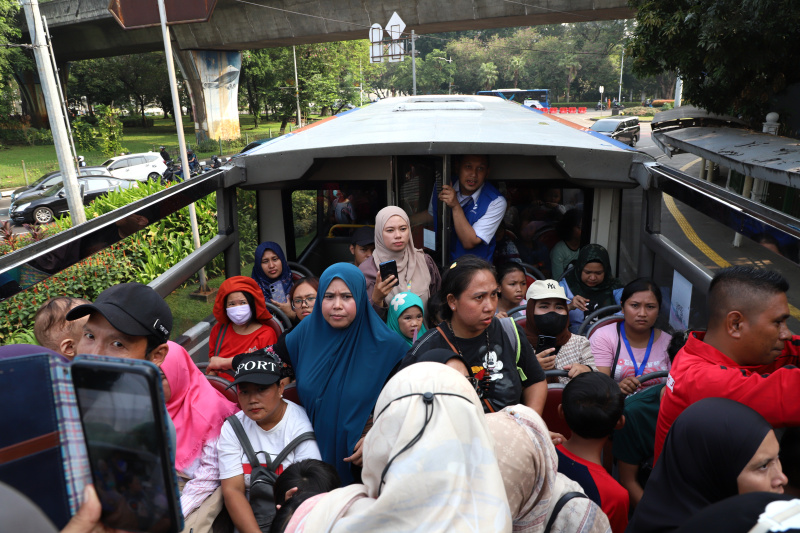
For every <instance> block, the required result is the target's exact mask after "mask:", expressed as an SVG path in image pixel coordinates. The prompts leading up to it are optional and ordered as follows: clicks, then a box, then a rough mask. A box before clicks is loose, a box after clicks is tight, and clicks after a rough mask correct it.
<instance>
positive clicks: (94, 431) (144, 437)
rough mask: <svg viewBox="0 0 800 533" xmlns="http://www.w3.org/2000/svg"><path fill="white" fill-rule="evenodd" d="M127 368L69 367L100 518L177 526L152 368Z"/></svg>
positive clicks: (120, 523) (137, 526) (129, 524)
mask: <svg viewBox="0 0 800 533" xmlns="http://www.w3.org/2000/svg"><path fill="white" fill-rule="evenodd" d="M86 364H88V365H92V364H95V363H86ZM100 364H102V363H100ZM112 365H113V363H112ZM117 366H119V367H122V366H123V365H121V364H120V365H117ZM128 369H130V370H128ZM128 369H123V368H117V369H98V368H88V367H87V366H82V365H78V364H76V365H73V369H72V375H73V383H74V385H75V394H76V397H77V400H78V407H79V410H80V413H81V422H82V424H83V431H84V436H85V439H86V448H87V450H88V453H89V464H90V466H91V469H92V477H93V479H94V485H95V489H96V491H97V495H98V496H99V498H100V502H101V504H102V516H101V521H102V522H103V524H105V525H106V526H109V527H111V528H114V529H123V530H126V531H154V532H164V533H168V532H177V531H179V530H180V528H181V527H182V525H181V524H180V522H182V518H181V516H182V515H181V512H180V505H179V504H178V502H177V498H176V495H175V487H174V479H175V477H174V476H175V474H174V468H173V465H172V460H171V458H170V456H169V449H170V448H169V445H168V443H167V438H166V435H165V431H164V424H163V416H162V415H161V413H160V410H162V409H163V405H162V404H161V403H160V402H163V400H161V395H160V394H158V390H157V389H156V387H157V384H156V383H155V382H154V379H160V378H158V371H157V370H155V369H147V368H145V369H142V368H134V366H129V367H128ZM142 370H145V372H141V371H142ZM147 372H150V373H152V374H153V375H150V376H148V375H147Z"/></svg>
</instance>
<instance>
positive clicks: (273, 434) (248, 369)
mask: <svg viewBox="0 0 800 533" xmlns="http://www.w3.org/2000/svg"><path fill="white" fill-rule="evenodd" d="M233 369H234V370H235V372H236V375H235V379H234V381H233V384H232V386H234V385H235V386H236V387H237V392H238V393H239V407H241V408H242V411H240V412H238V413H236V415H235V416H236V418H237V419H238V420H239V422H240V423H241V425H242V427H243V428H244V432H245V434H246V435H247V438H248V439H249V440H250V445H251V446H252V447H253V450H255V451H256V455H258V456H259V461H261V460H262V456H265V455H266V456H268V457H267V458H268V459H269V460H272V459H274V458H275V457H276V456H277V455H278V454H279V453H281V452H282V451H283V449H284V448H286V446H287V445H288V444H289V443H290V442H292V440H294V439H295V438H296V437H298V436H300V435H302V434H304V433H307V432H310V431H313V428H312V427H311V422H309V420H308V416H307V415H306V412H305V410H304V409H303V408H302V407H300V406H298V405H297V404H295V403H292V402H287V401H286V400H284V399H283V384H282V383H281V381H280V379H281V371H280V362H279V361H278V359H277V358H273V357H269V356H267V357H264V356H259V355H255V354H239V355H237V356H236V357H234V358H233ZM218 448H219V477H220V480H221V482H222V496H223V498H224V500H225V508H226V509H227V510H228V513H229V514H230V516H231V519H232V520H233V524H234V525H235V526H236V529H238V530H239V531H258V530H259V526H258V523H257V522H256V518H255V515H254V514H253V510H252V508H251V507H250V502H249V501H248V492H249V491H248V489H249V488H250V471H251V465H250V461H249V460H248V458H247V455H246V454H245V452H244V448H243V446H242V444H241V442H240V441H239V438H238V437H237V436H236V433H235V432H234V429H233V426H232V425H231V422H230V420H227V421H225V423H224V424H223V425H222V433H221V435H220V439H219V444H218ZM303 459H320V454H319V448H318V447H317V443H316V441H315V440H313V439H311V440H306V441H303V442H301V443H300V444H298V445H297V447H296V448H294V450H292V451H291V452H290V453H289V454H288V455H287V456H286V459H284V461H283V462H282V463H281V464H280V465H278V466H277V468H276V469H275V472H276V473H277V474H278V475H280V474H281V473H282V472H283V471H284V469H285V468H286V467H288V466H289V465H291V464H292V463H296V462H299V461H302V460H303ZM262 464H266V462H264V463H262Z"/></svg>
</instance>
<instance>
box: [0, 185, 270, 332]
mask: <svg viewBox="0 0 800 533" xmlns="http://www.w3.org/2000/svg"><path fill="white" fill-rule="evenodd" d="M163 188H164V187H163V186H162V185H160V184H156V183H142V184H140V185H139V187H138V188H133V189H125V190H122V191H117V192H112V193H110V194H108V195H106V196H103V197H100V198H98V199H97V200H95V201H94V202H92V204H90V205H88V206H86V218H87V219H92V218H96V217H98V216H100V215H102V214H105V213H107V212H109V211H112V210H114V209H116V208H118V207H122V206H124V205H127V204H129V203H130V202H133V201H136V200H139V199H141V198H144V197H146V196H149V195H151V194H153V193H155V192H158V191H159V190H162V189H163ZM254 194H255V193H253V201H254ZM215 196H216V195H214V194H211V195H209V196H206V197H205V198H203V199H202V200H200V201H198V202H196V203H195V207H196V210H197V222H198V227H199V229H200V241H201V243H204V242H207V241H208V240H209V239H210V238H212V237H213V236H214V235H216V233H217V221H216V198H215ZM253 212H255V210H254V209H253ZM254 216H255V215H254ZM242 224H243V225H244V224H245V221H244V220H243V221H242ZM246 224H247V225H251V224H252V228H253V229H252V230H250V231H251V232H252V233H253V234H254V233H255V223H254V222H253V221H247V222H246ZM70 227H71V222H70V218H69V217H64V218H62V219H59V220H57V221H56V223H55V224H54V225H53V226H50V227H48V228H47V229H46V230H44V232H43V233H42V234H41V235H38V236H39V237H46V236H49V234H51V233H57V232H58V231H64V230H67V229H69V228H70ZM189 227H190V224H189V215H188V208H184V209H182V210H181V211H179V212H177V213H174V214H172V215H170V216H168V217H166V218H164V219H162V220H160V221H158V222H156V223H154V224H152V225H150V226H148V227H146V228H144V229H142V230H140V231H138V232H136V233H134V234H133V235H131V236H130V237H128V238H127V239H124V240H122V241H120V242H118V243H116V244H114V245H112V246H110V247H108V248H106V249H104V250H102V251H100V252H98V253H96V254H94V255H93V256H91V257H89V258H88V259H85V260H83V261H81V262H80V263H77V264H75V265H73V266H71V267H69V268H68V269H66V270H63V271H61V272H59V273H58V274H55V275H53V276H51V277H49V278H46V279H44V280H43V281H40V282H39V283H36V282H37V281H39V280H40V279H41V278H42V273H40V272H38V271H35V270H33V269H25V268H23V269H21V270H22V272H20V280H19V281H20V284H21V285H22V286H28V285H29V284H31V283H36V284H35V285H33V286H32V287H31V288H30V289H28V290H27V291H24V292H22V293H20V294H17V295H15V296H13V297H11V298H9V299H8V300H6V302H5V313H4V314H2V315H0V344H6V343H7V342H8V339H11V338H12V336H13V335H15V332H19V331H22V330H26V329H30V328H32V327H33V316H34V314H35V313H36V311H37V310H38V309H39V307H40V306H41V305H42V304H43V303H44V302H45V301H47V299H49V298H52V297H55V296H73V297H79V298H86V299H87V300H94V299H95V298H97V296H98V295H99V294H100V293H101V292H102V291H103V290H105V289H106V288H108V287H110V286H112V285H115V284H117V283H125V282H129V281H138V282H140V283H150V282H151V281H152V280H154V279H155V278H156V277H158V276H159V275H161V274H162V273H164V272H166V270H167V269H169V268H170V267H172V266H173V265H175V264H176V263H178V261H180V260H182V259H184V258H185V257H186V256H187V255H189V253H191V252H192V251H193V249H194V247H193V246H192V236H191V231H190V230H189ZM32 240H33V237H32V236H30V235H25V236H20V237H19V238H18V239H16V240H12V242H11V243H8V242H6V241H3V242H0V255H3V254H6V253H9V252H11V251H13V250H14V249H19V248H20V247H22V246H24V245H26V244H29V243H30V242H31V241H32ZM248 240H250V241H252V240H253V238H252V237H248ZM222 267H223V259H222V257H217V258H215V259H214V261H213V262H212V263H211V264H210V265H208V266H207V267H206V272H207V274H208V276H209V278H212V277H215V276H218V275H220V274H221V273H222Z"/></svg>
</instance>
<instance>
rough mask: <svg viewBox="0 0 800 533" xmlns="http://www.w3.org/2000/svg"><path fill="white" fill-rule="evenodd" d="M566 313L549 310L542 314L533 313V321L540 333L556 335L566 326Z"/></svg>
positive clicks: (567, 317) (550, 335)
mask: <svg viewBox="0 0 800 533" xmlns="http://www.w3.org/2000/svg"><path fill="white" fill-rule="evenodd" d="M567 320H569V316H568V315H561V314H558V313H556V312H555V311H550V312H549V313H545V314H543V315H533V323H534V324H536V329H538V330H539V333H540V334H542V335H547V336H549V337H557V336H558V334H559V333H561V332H562V331H564V330H565V329H566V328H567Z"/></svg>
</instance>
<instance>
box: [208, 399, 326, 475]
mask: <svg viewBox="0 0 800 533" xmlns="http://www.w3.org/2000/svg"><path fill="white" fill-rule="evenodd" d="M283 401H284V402H286V412H285V413H284V414H283V419H282V420H281V421H280V422H278V424H277V425H276V426H275V427H274V428H272V429H270V430H269V431H265V430H263V429H261V427H260V426H259V425H258V424H256V423H255V422H253V421H252V420H250V419H249V418H248V417H247V415H245V414H244V412H242V411H239V412H238V413H236V417H237V418H238V419H239V421H240V422H241V423H242V426H243V427H244V431H245V433H246V434H247V438H248V439H250V445H251V446H252V447H253V450H254V451H255V452H256V456H258V458H259V460H260V461H262V462H261V464H263V465H265V466H266V463H265V462H264V460H263V457H264V454H265V453H268V454H269V457H270V460H272V459H274V458H275V457H276V456H277V455H278V454H279V453H281V451H282V450H283V449H284V448H285V447H286V445H287V444H289V443H290V442H292V441H293V440H294V439H295V437H298V436H300V435H302V434H303V433H306V432H308V431H314V428H313V427H311V422H310V421H309V420H308V416H307V415H306V412H305V410H304V409H303V408H302V407H300V406H299V405H297V404H296V403H294V402H287V401H286V400H283ZM218 448H219V478H220V479H229V478H232V477H236V476H238V475H241V474H244V484H245V487H247V488H249V487H250V470H251V467H250V461H248V460H247V455H246V454H245V453H244V449H243V448H242V445H241V444H240V443H239V439H238V438H237V437H236V433H234V431H233V428H232V427H231V424H230V422H228V421H225V423H224V424H223V425H222V432H221V434H220V437H219V444H218ZM303 459H322V457H321V456H320V454H319V448H318V447H317V441H315V440H307V441H303V442H301V443H300V444H298V445H297V447H296V448H295V449H294V451H293V452H291V453H290V454H289V455H288V456H287V457H286V459H285V460H284V461H283V462H282V463H281V466H279V467H278V470H277V473H278V474H280V473H281V472H283V470H284V469H285V468H286V467H288V466H289V465H290V464H292V463H297V462H300V461H302V460H303Z"/></svg>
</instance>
